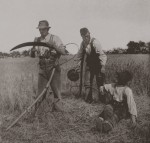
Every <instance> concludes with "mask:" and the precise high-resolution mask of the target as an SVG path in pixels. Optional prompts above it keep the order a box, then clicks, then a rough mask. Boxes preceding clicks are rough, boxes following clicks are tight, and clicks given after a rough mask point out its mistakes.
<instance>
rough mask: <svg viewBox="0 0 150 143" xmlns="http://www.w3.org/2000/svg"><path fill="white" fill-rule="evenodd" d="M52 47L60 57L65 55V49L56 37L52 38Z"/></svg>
mask: <svg viewBox="0 0 150 143" xmlns="http://www.w3.org/2000/svg"><path fill="white" fill-rule="evenodd" d="M53 46H54V48H55V50H56V51H57V52H58V53H60V54H61V55H66V54H67V53H66V50H65V47H64V45H63V42H62V41H61V39H60V38H59V37H58V36H56V35H55V36H54V37H53Z"/></svg>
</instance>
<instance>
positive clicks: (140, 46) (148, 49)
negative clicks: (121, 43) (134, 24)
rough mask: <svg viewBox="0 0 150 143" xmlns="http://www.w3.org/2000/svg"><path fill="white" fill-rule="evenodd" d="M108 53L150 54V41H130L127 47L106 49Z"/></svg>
mask: <svg viewBox="0 0 150 143" xmlns="http://www.w3.org/2000/svg"><path fill="white" fill-rule="evenodd" d="M106 53H107V54H150V42H148V43H145V42H143V41H139V42H135V41H130V42H129V43H128V44H127V49H122V48H120V47H119V48H114V49H113V50H108V51H106Z"/></svg>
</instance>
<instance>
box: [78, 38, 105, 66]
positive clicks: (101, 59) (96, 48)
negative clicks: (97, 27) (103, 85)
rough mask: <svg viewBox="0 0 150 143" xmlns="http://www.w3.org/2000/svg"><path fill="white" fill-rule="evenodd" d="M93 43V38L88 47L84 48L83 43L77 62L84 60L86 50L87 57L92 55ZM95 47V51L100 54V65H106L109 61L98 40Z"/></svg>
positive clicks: (94, 44) (95, 40)
mask: <svg viewBox="0 0 150 143" xmlns="http://www.w3.org/2000/svg"><path fill="white" fill-rule="evenodd" d="M91 42H92V38H91V40H90V42H89V44H88V45H87V46H86V47H85V46H84V43H83V42H82V43H81V45H80V49H79V51H78V53H77V57H76V61H80V60H82V58H83V52H84V50H85V53H86V55H89V54H90V52H91ZM93 47H94V49H95V52H96V54H99V59H100V64H101V65H105V64H106V61H107V56H106V54H105V53H104V51H103V50H102V47H101V44H100V42H99V41H98V40H97V39H94V41H93Z"/></svg>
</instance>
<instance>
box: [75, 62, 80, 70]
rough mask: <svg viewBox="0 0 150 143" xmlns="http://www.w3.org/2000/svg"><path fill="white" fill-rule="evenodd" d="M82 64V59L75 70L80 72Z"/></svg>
mask: <svg viewBox="0 0 150 143" xmlns="http://www.w3.org/2000/svg"><path fill="white" fill-rule="evenodd" d="M80 65H81V61H80V62H78V63H77V65H76V67H75V70H76V71H77V72H80Z"/></svg>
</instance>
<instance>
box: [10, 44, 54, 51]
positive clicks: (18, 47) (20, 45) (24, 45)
mask: <svg viewBox="0 0 150 143" xmlns="http://www.w3.org/2000/svg"><path fill="white" fill-rule="evenodd" d="M26 46H43V47H48V48H50V49H53V47H52V46H49V45H48V44H46V43H44V42H26V43H22V44H19V45H17V46H15V47H13V48H12V49H11V50H10V51H13V50H16V49H20V48H22V47H26Z"/></svg>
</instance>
